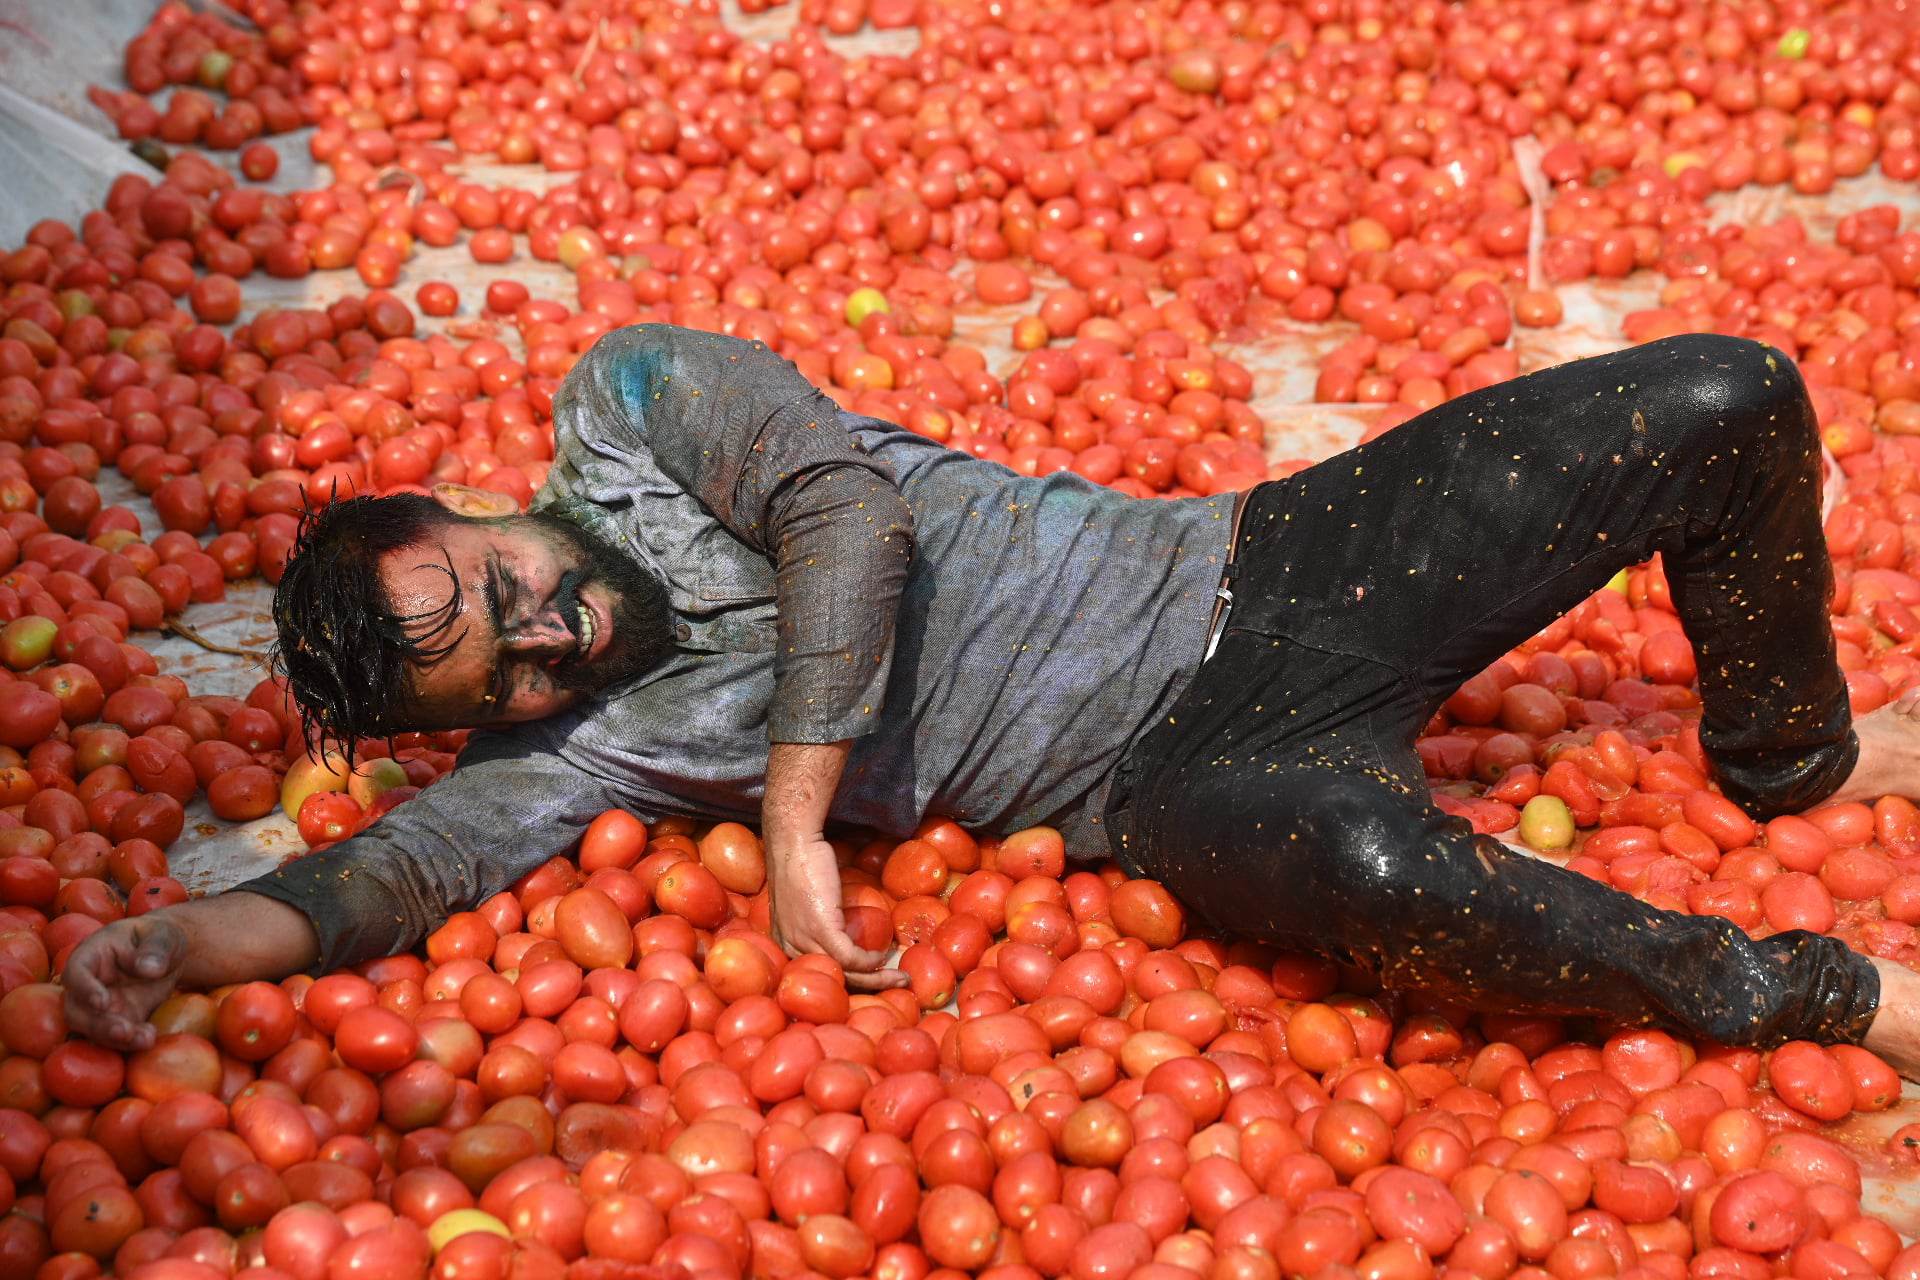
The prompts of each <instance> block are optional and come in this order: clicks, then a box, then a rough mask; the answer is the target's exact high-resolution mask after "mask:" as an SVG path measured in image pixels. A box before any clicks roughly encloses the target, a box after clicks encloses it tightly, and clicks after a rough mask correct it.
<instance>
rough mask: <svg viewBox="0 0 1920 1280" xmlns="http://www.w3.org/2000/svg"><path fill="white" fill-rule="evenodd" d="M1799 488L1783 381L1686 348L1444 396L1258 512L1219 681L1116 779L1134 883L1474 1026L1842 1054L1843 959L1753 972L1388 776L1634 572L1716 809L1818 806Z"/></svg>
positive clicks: (1183, 706)
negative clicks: (1600, 1029) (1126, 790)
mask: <svg viewBox="0 0 1920 1280" xmlns="http://www.w3.org/2000/svg"><path fill="white" fill-rule="evenodd" d="M1817 459H1818V445H1817V439H1816V435H1815V428H1814V423H1813V420H1812V413H1811V409H1810V406H1808V404H1807V402H1806V397H1805V392H1804V389H1803V387H1802V385H1801V383H1800V380H1799V376H1798V374H1797V372H1796V371H1795V370H1794V369H1793V367H1792V366H1791V364H1789V363H1788V362H1787V361H1786V360H1785V359H1784V357H1781V356H1780V355H1778V354H1777V353H1774V352H1772V351H1770V350H1768V349H1767V348H1764V347H1762V346H1760V345H1758V344H1755V343H1751V342H1744V341H1738V340H1733V339H1726V338H1718V337H1710V336H1696V337H1687V338H1678V339H1672V340H1669V341H1666V342H1661V343H1654V344H1650V345H1648V346H1646V347H1641V348H1636V349H1634V350H1632V351H1627V352H1621V353H1617V354H1615V355H1611V356H1605V357H1601V358H1598V359H1595V360H1589V361H1581V362H1578V363H1576V364H1573V365H1567V366H1561V367H1559V368H1556V369H1551V370H1546V371H1543V372H1541V373H1538V374H1535V375H1532V376H1531V377H1528V378H1525V379H1521V380H1518V381H1516V382H1513V383H1508V384H1505V385H1503V386H1500V387H1495V388H1490V389H1488V390H1486V391H1483V392H1479V393H1476V394H1475V395H1471V396H1467V397H1462V398H1461V399H1458V400H1455V401H1452V402H1450V403H1448V404H1446V405H1443V406H1441V407H1440V408H1438V409H1435V410H1433V411H1431V412H1429V413H1427V414H1424V415H1422V416H1421V417H1420V418H1417V419H1415V420H1414V421H1412V422H1409V423H1407V424H1405V425H1404V426H1402V427H1400V428H1399V429H1397V430H1395V431H1394V432H1391V433H1389V434H1388V435H1387V436H1385V437H1383V438H1382V439H1380V440H1378V441H1376V442H1374V443H1372V444H1369V445H1367V446H1364V447H1362V448H1360V449H1357V450H1353V451H1351V452H1349V453H1346V454H1342V455H1340V456H1339V457H1337V458H1334V459H1332V460H1330V461H1329V462H1327V463H1323V464H1321V465H1320V466H1318V467H1315V468H1312V469H1310V470H1308V471H1306V472H1303V473H1302V474H1301V475H1299V476H1296V477H1294V478H1293V479H1292V480H1289V481H1283V482H1278V483H1276V484H1273V485H1267V486H1263V487H1262V489H1261V490H1260V491H1258V492H1257V493H1256V496H1255V499H1254V501H1253V503H1252V504H1251V506H1250V508H1249V513H1248V519H1247V522H1246V527H1245V528H1244V530H1243V533H1242V542H1241V546H1240V551H1241V556H1242V560H1241V564H1242V576H1241V580H1240V584H1239V587H1240V589H1239V593H1238V594H1239V597H1240V599H1239V602H1238V603H1237V604H1236V607H1235V610H1234V613H1233V616H1232V620H1231V622H1232V625H1231V628H1230V630H1229V633H1228V636H1227V638H1226V639H1225V640H1224V641H1223V642H1222V645H1221V650H1220V653H1219V655H1217V656H1216V657H1215V659H1214V660H1213V661H1212V662H1210V663H1208V664H1207V665H1206V666H1205V667H1203V668H1202V669H1201V672H1200V673H1199V675H1198V676H1197V678H1196V679H1195V681H1194V683H1193V685H1192V686H1191V687H1190V688H1189V690H1188V693H1187V695H1186V696H1184V697H1183V698H1182V700H1181V703H1180V705H1179V706H1178V707H1177V708H1176V714H1175V716H1174V717H1172V718H1171V719H1170V721H1169V722H1168V723H1165V724H1162V725H1160V726H1157V727H1155V728H1154V729H1153V730H1152V731H1151V732H1149V734H1147V735H1146V737H1145V739H1143V741H1142V743H1141V744H1140V747H1139V749H1138V750H1137V751H1136V759H1137V762H1136V764H1135V767H1134V771H1133V772H1134V776H1133V778H1132V791H1133V802H1132V805H1131V812H1130V813H1129V814H1125V815H1122V817H1123V822H1122V825H1121V830H1123V831H1125V832H1126V833H1127V835H1128V838H1129V847H1128V849H1127V854H1128V856H1129V858H1130V860H1131V861H1132V862H1134V863H1135V864H1136V865H1137V866H1139V868H1140V869H1141V870H1142V871H1143V872H1144V873H1146V874H1149V875H1157V876H1162V877H1164V878H1165V879H1166V880H1167V882H1168V884H1169V886H1170V887H1171V888H1173V890H1174V891H1175V892H1176V893H1177V894H1179V895H1180V896H1181V897H1182V898H1183V900H1185V901H1187V902H1188V903H1189V904H1190V905H1191V906H1192V907H1193V908H1194V909H1195V911H1196V913H1197V914H1199V915H1200V916H1201V917H1202V918H1203V919H1205V920H1207V921H1208V922H1209V923H1210V924H1212V925H1213V926H1214V927H1216V928H1220V929H1223V930H1226V931H1229V932H1233V933H1238V934H1243V935H1248V936H1257V937H1264V938H1267V939H1269V940H1271V941H1274V942H1277V943H1282V944H1290V945H1298V946H1306V947H1310V948H1314V949H1320V950H1328V949H1343V948H1344V949H1346V950H1348V951H1351V952H1353V953H1355V954H1356V955H1358V956H1360V957H1362V958H1369V957H1370V958H1371V959H1372V961H1373V963H1376V964H1377V965H1379V966H1380V967H1381V968H1382V970H1383V973H1384V974H1385V976H1387V977H1388V978H1389V979H1390V980H1392V981H1394V982H1396V983H1419V984H1421V985H1426V986H1431V987H1439V988H1441V989H1444V990H1449V991H1452V992H1454V993H1455V994H1459V995H1461V996H1466V997H1473V998H1476V999H1477V1001H1478V1002H1479V1003H1481V1004H1489V1003H1491V1004H1494V1005H1497V1006H1500V1007H1506V1008H1514V1009H1538V1010H1550V1009H1551V1010H1558V1011H1565V1012H1574V1011H1581V1012H1591V1013H1598V1014H1604V1015H1606V1016H1609V1017H1614V1018H1617V1019H1619V1020H1622V1021H1636V1020H1648V1019H1651V1020H1656V1021H1665V1022H1669V1023H1671V1024H1673V1025H1677V1026H1681V1027H1685V1028H1687V1029H1690V1030H1693V1031H1696V1032H1698V1033H1699V1034H1702V1035H1708V1036H1713V1037H1716V1038H1722V1039H1739V1040H1752V1041H1763V1040H1768V1039H1775V1038H1781V1037H1785V1036H1791V1035H1818V1036H1819V1037H1820V1038H1822V1039H1840V1038H1846V1039H1855V1038H1859V1037H1860V1036H1861V1035H1863V1034H1865V1032H1866V1030H1867V1024H1868V1023H1869V1022H1870V1021H1872V1020H1873V1011H1874V1008H1875V1003H1876V1000H1877V997H1878V992H1879V988H1880V983H1879V975H1878V973H1877V972H1876V969H1875V967H1874V966H1872V965H1870V964H1869V963H1868V962H1867V961H1866V960H1864V959H1863V958H1861V957H1859V956H1857V955H1855V954H1854V953H1852V952H1850V951H1848V950H1847V949H1846V948H1845V947H1844V946H1843V945H1841V944H1839V943H1837V942H1833V941H1831V940H1828V939H1820V938H1815V937H1812V936H1802V935H1783V936H1781V937H1777V938H1773V939H1768V940H1766V941H1764V942H1758V943H1756V942H1753V941H1752V940H1750V939H1748V938H1746V937H1745V935H1744V934H1742V933H1740V931H1739V930H1737V929H1735V928H1734V927H1733V926H1731V925H1730V924H1728V923H1727V922H1725V921H1722V920H1717V919H1714V918H1701V917H1690V916H1685V915H1679V914H1672V913H1662V912H1657V911H1654V910H1652V909H1651V908H1648V907H1646V906H1645V905H1644V904H1641V903H1639V902H1637V901H1635V900H1633V899H1632V898H1630V897H1628V896H1627V895H1625V894H1620V893H1617V892H1615V891H1614V890H1611V889H1608V888H1606V887H1605V886H1601V885H1598V884H1595V883H1593V882H1591V881H1588V880H1586V879H1585V878H1583V877H1579V876H1574V875H1571V874H1569V873H1566V872H1562V871H1559V870H1557V869H1555V868H1552V867H1549V866H1546V865H1544V864H1540V863H1537V862H1534V861H1532V860H1529V859H1525V858H1521V857H1519V856H1517V855H1513V854H1510V853H1508V852H1507V851H1506V850H1505V849H1504V848H1503V847H1502V846H1500V845H1499V844H1498V842H1496V841H1492V840H1488V839H1482V838H1475V837H1473V836H1472V835H1471V832H1470V829H1469V828H1468V827H1467V826H1466V824H1464V823H1459V822H1455V821H1452V820H1449V819H1447V818H1445V817H1444V816H1443V815H1441V814H1439V813H1438V812H1437V811H1436V810H1435V809H1433V807H1432V806H1431V804H1430V803H1429V802H1428V801H1427V797H1426V794H1425V786H1424V780H1423V779H1422V778H1421V776H1420V773H1419V769H1418V765H1417V763H1416V762H1414V760H1413V757H1412V753H1411V751H1410V743H1411V740H1412V737H1413V735H1414V734H1415V733H1417V732H1418V730H1419V728H1420V726H1421V725H1422V724H1423V723H1424V722H1425V720H1426V719H1427V717H1428V716H1429V715H1430V713H1431V711H1432V709H1433V708H1434V707H1435V706H1437V705H1438V702H1439V701H1440V700H1441V699H1444V698H1445V697H1446V696H1447V694H1448V693H1450V692H1451V691H1452V690H1453V688H1455V687H1456V686H1457V685H1458V683H1459V682H1460V680H1461V679H1463V678H1465V676H1467V675H1469V674H1472V673H1473V672H1474V671H1477V670H1479V669H1481V668H1482V667H1483V666H1484V665H1485V664H1486V663H1487V662H1489V661H1491V660H1493V659H1494V658H1496V657H1498V656H1500V655H1501V654H1502V653H1504V652H1506V651H1507V650H1508V649H1510V648H1511V647H1512V646H1513V645H1515V644H1517V643H1519V642H1520V641H1522V640H1524V639H1525V638H1526V637H1527V636H1529V635H1531V634H1532V633H1533V632H1534V631H1536V630H1538V629H1539V628H1540V627H1542V626H1544V625H1546V623H1547V622H1549V621H1550V620H1551V619H1552V618H1553V617H1555V616H1557V615H1558V614H1559V613H1562V612H1564V611H1565V610H1567V609H1569V608H1571V607H1573V606H1574V605H1575V604H1577V603H1579V601H1580V600H1582V599H1584V598H1585V597H1586V596H1587V595H1589V594H1590V593H1591V592H1593V591H1594V590H1596V589H1598V588H1599V587H1600V586H1601V585H1603V584H1604V583H1605V582H1606V581H1607V579H1608V578H1609V577H1611V576H1612V575H1613V574H1614V573H1615V572H1617V571H1618V570H1619V569H1621V568H1623V567H1626V566H1627V565H1630V564H1634V563H1637V562H1639V561H1641V560H1644V559H1646V558H1648V557H1649V556H1651V555H1652V554H1653V553H1654V552H1655V551H1660V552H1663V553H1664V554H1665V556H1666V559H1667V572H1668V577H1669V580H1670V582H1671V583H1672V584H1673V587H1674V590H1675V595H1676V604H1677V606H1678V607H1679V608H1680V609H1681V611H1682V613H1683V615H1684V618H1685V622H1686V626H1687V629H1688V632H1689V635H1690V636H1691V638H1692V639H1693V640H1694V642H1695V645H1696V648H1697V649H1698V650H1699V651H1700V653H1701V669H1702V686H1703V693H1704V695H1705V699H1706V703H1707V714H1706V721H1705V726H1704V728H1705V732H1704V734H1703V738H1704V740H1705V742H1706V745H1707V747H1708V749H1709V751H1710V753H1711V754H1712V756H1713V758H1714V760H1715V763H1716V765H1717V767H1718V769H1719V772H1720V776H1721V780H1722V782H1723V785H1724V786H1725V787H1726V788H1727V789H1728V790H1729V791H1730V792H1731V793H1733V794H1734V795H1735V796H1736V798H1738V799H1740V800H1742V801H1743V802H1744V803H1747V804H1749V805H1752V806H1754V807H1757V808H1761V809H1763V810H1774V811H1779V810H1785V809H1790V808H1794V807H1801V806H1804V805H1807V804H1811V803H1815V802H1817V801H1818V800H1820V799H1821V798H1823V797H1824V796H1826V795H1828V794H1830V793H1831V792H1832V791H1833V789H1834V788H1835V787H1837V786H1839V785H1840V783H1841V782H1842V780H1843V779H1845V778H1846V777H1847V775H1848V773H1849V771H1850V770H1851V769H1852V767H1853V764H1854V760H1855V749H1856V748H1855V740H1854V738H1853V736H1852V734H1851V732H1850V729H1849V723H1848V716H1847V703H1846V692H1845V685H1844V682H1843V681H1842V680H1841V677H1840V673H1839V671H1838V669H1837V668H1836V667H1835V665H1834V662H1833V641H1832V635H1831V632H1830V630H1829V627H1828V622H1827V611H1826V604H1827V600H1828V594H1829V592H1830V590H1831V584H1832V573H1831V568H1830V566H1829V564H1828V561H1827V558H1826V554H1825V546H1824V540H1823V538H1822V535H1821V530H1820V521H1819V511H1818V502H1819V475H1818V462H1817ZM1356 832H1363V833H1364V838H1362V837H1361V836H1358V835H1356V834H1355V833H1356ZM1436 935H1439V936H1440V937H1441V939H1442V941H1441V942H1440V944H1439V945H1437V946H1435V945H1430V944H1429V943H1428V942H1426V941H1424V940H1425V939H1428V938H1432V937H1435V936H1436ZM1889 976H1890V977H1902V978H1903V977H1904V975H1889ZM1903 1007H1904V1004H1903ZM1881 1025H1882V1026H1887V1025H1890V1020H1889V1019H1882V1020H1881ZM1889 1047H1890V1048H1893V1049H1895V1050H1896V1052H1895V1054H1894V1056H1896V1057H1899V1058H1902V1059H1904V1060H1911V1056H1912V1055H1911V1054H1909V1053H1906V1052H1904V1051H1898V1046H1889Z"/></svg>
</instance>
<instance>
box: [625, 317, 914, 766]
mask: <svg viewBox="0 0 1920 1280" xmlns="http://www.w3.org/2000/svg"><path fill="white" fill-rule="evenodd" d="M602 345H605V346H606V349H605V350H602ZM589 359H590V360H593V361H594V362H595V363H594V372H593V374H592V378H593V384H594V391H593V392H592V394H593V396H594V397H595V399H596V400H597V401H598V402H599V403H601V404H603V405H606V406H608V407H609V408H613V409H615V414H614V416H616V417H617V418H618V419H620V420H621V422H622V423H623V424H624V426H625V429H626V430H627V431H629V432H632V433H634V435H635V436H636V437H637V439H636V441H635V442H636V443H639V444H641V445H642V446H643V447H646V448H648V449H650V450H651V451H652V454H653V457H654V459H655V461H656V462H657V463H658V464H659V466H660V469H661V470H662V471H664V472H665V473H666V474H667V475H668V476H669V477H670V478H671V479H673V480H674V481H675V482H676V483H678V484H680V485H681V486H682V487H684V488H685V489H686V491H687V492H688V493H690V494H691V495H693V497H695V498H696V499H698V500H699V502H700V503H701V504H702V505H703V506H705V507H706V508H707V509H708V510H709V511H711V512H712V513H713V514H714V516H715V517H716V518H717V519H719V521H720V522H721V523H722V524H724V525H725V526H726V527H727V528H728V529H729V530H731V531H732V532H733V534H734V535H735V536H736V537H738V538H740V539H741V540H742V541H744V542H746V543H747V544H748V545H749V546H752V547H753V548H754V549H756V550H757V551H759V552H760V553H761V554H763V555H765V556H766V557H767V558H768V559H769V560H771V561H772V562H773V563H774V566H775V570H776V582H777V584H778V585H777V588H776V607H777V612H778V618H779V621H778V633H779V647H778V650H777V652H776V654H775V662H774V693H773V700H772V703H771V705H770V707H769V708H768V715H767V732H768V737H769V738H770V739H771V740H772V741H775V742H803V743H821V742H839V741H842V740H844V739H847V738H854V737H859V736H861V735H862V734H865V733H867V732H869V731H870V730H871V729H872V728H874V727H875V726H876V725H877V724H878V723H879V712H880V708H881V704H882V701H883V698H884V694H885V691H886V685H887V679H888V676H889V674H890V670H891V666H892V659H893V632H894V619H895V617H896V615H897V613H898V610H899V603H900V593H901V590H902V589H903V588H904V586H905V584H906V579H907V564H908V561H909V560H910V559H911V557H912V554H913V513H912V511H911V510H910V509H909V507H908V506H907V503H906V499H905V498H903V497H902V496H901V494H900V490H899V487H898V485H897V484H896V483H895V480H894V476H893V472H892V471H891V469H889V468H888V467H887V465H886V464H885V463H883V462H881V461H880V460H879V459H877V458H875V457H873V456H872V455H871V454H869V453H867V452H866V450H865V449H863V448H862V447H861V446H860V442H859V441H858V440H857V439H856V438H855V437H854V435H853V434H852V433H851V432H850V431H849V430H848V429H847V423H848V418H847V415H846V414H844V413H843V412H842V410H841V409H840V407H839V406H838V405H836V404H834V402H833V401H832V400H830V399H828V398H827V397H826V396H825V395H823V394H821V392H820V391H819V390H818V389H817V388H815V387H814V386H813V385H812V384H811V383H809V382H808V381H807V380H806V379H805V378H804V377H803V376H802V375H801V373H800V371H799V370H798V369H796V368H795V367H794V366H793V364H792V363H791V362H789V361H787V360H785V359H783V358H782V357H780V356H779V355H778V354H776V353H775V352H773V351H771V350H770V349H769V348H767V347H766V346H765V344H763V343H757V342H746V341H742V340H741V339H739V338H729V337H726V336H724V335H720V334H710V333H702V332H699V331H697V330H688V329H677V328H673V327H671V326H667V325H642V326H635V327H634V328H632V329H625V330H617V331H615V332H614V333H612V334H609V335H607V337H605V338H603V339H601V343H600V344H596V348H595V350H594V352H593V353H592V354H591V355H590V356H589Z"/></svg>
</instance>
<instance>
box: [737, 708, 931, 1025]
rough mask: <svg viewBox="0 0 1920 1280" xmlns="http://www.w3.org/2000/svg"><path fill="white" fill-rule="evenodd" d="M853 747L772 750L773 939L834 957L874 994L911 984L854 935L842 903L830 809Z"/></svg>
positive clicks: (768, 810) (852, 980) (765, 818)
mask: <svg viewBox="0 0 1920 1280" xmlns="http://www.w3.org/2000/svg"><path fill="white" fill-rule="evenodd" d="M848 746H849V744H848V743H846V742H829V743H820V744H813V743H797V742H776V743H774V744H773V748H772V750H771V751H769V752H768V753H767V791H766V799H765V802H764V804H763V806H762V810H761V828H762V831H763V832H764V834H765V836H766V851H767V893H768V898H769V901H768V904H767V905H768V909H769V914H770V915H771V917H772V921H773V938H774V941H776V942H778V943H780V944H781V945H782V946H784V947H786V948H787V949H788V950H789V951H790V952H792V953H794V954H796V955H799V954H804V953H806V952H818V953H820V954H823V955H827V956H831V957H832V958H833V959H834V960H835V961H836V962H838V963H839V965H840V967H841V968H842V969H844V970H845V971H846V974H847V982H848V985H850V986H854V987H860V988H863V989H867V990H874V989H878V988H881V987H897V986H900V985H902V984H904V983H905V982H906V980H907V976H906V974H904V973H902V972H901V971H900V970H898V969H886V968H882V966H883V965H885V964H886V962H887V953H886V952H884V951H867V950H865V949H863V948H861V947H858V946H855V945H854V942H853V939H851V938H849V937H848V936H847V924H846V917H845V915H844V914H843V911H842V906H841V901H840V868H839V866H838V864H836V863H835V861H834V857H833V846H832V845H830V844H828V843H827V840H826V835H825V829H826V824H827V810H828V808H829V807H830V806H831V805H832V804H833V794H834V791H835V790H836V789H837V788H838V786H839V785H840V773H841V770H843V769H844V768H846V764H847V749H848Z"/></svg>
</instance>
